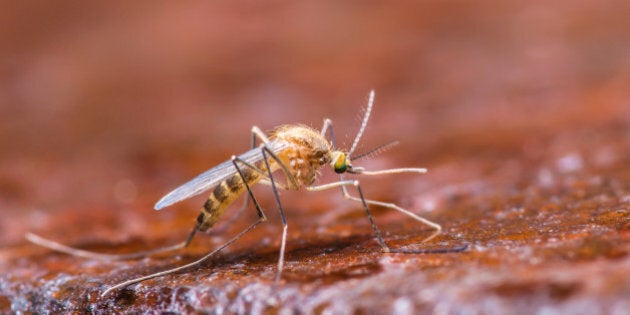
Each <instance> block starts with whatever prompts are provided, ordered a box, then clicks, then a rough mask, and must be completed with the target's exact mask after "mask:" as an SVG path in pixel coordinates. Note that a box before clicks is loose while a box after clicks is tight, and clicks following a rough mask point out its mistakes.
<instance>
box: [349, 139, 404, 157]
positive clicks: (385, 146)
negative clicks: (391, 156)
mask: <svg viewBox="0 0 630 315" xmlns="http://www.w3.org/2000/svg"><path fill="white" fill-rule="evenodd" d="M399 143H400V142H398V140H393V141H390V142H388V143H385V144H381V145H379V146H378V147H376V148H373V149H372V150H370V151H367V152H363V153H361V154H358V155H356V156H354V157H353V158H352V160H353V161H356V160H358V159H360V158H364V157H373V156H375V155H377V154H381V153H383V152H385V151H387V150H389V149H391V148H392V147H393V146H395V145H398V144H399Z"/></svg>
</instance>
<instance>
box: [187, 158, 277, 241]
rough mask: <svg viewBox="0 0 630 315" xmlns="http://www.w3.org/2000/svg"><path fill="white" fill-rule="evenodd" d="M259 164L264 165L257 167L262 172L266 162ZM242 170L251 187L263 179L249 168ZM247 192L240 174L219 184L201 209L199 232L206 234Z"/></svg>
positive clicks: (235, 174)
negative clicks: (235, 201)
mask: <svg viewBox="0 0 630 315" xmlns="http://www.w3.org/2000/svg"><path fill="white" fill-rule="evenodd" d="M259 164H262V165H256V166H257V167H258V168H260V169H261V170H264V169H265V167H264V162H262V163H259ZM261 166H262V167H261ZM272 168H273V166H272ZM240 169H241V172H242V173H243V177H245V180H246V181H247V184H248V185H249V186H250V187H251V186H253V185H254V184H256V183H257V182H258V181H260V180H261V179H262V178H263V176H262V175H261V174H260V173H258V172H256V171H254V170H252V169H251V168H249V167H247V166H241V167H240ZM246 191H247V187H246V186H245V183H243V178H241V175H239V173H238V172H236V173H234V175H232V176H231V177H230V178H228V179H226V180H224V181H222V182H221V183H219V185H217V186H216V187H215V188H214V191H212V194H210V197H208V200H207V201H206V203H205V204H204V205H203V207H202V208H201V213H200V214H199V216H198V217H197V230H199V231H202V232H204V231H206V230H208V229H209V228H211V227H212V226H213V225H214V224H215V223H217V221H218V220H219V217H221V215H222V214H223V213H224V212H225V210H226V209H227V208H228V207H229V206H230V205H231V204H232V203H233V202H234V200H236V199H237V198H238V197H239V196H240V195H241V194H243V193H245V192H246Z"/></svg>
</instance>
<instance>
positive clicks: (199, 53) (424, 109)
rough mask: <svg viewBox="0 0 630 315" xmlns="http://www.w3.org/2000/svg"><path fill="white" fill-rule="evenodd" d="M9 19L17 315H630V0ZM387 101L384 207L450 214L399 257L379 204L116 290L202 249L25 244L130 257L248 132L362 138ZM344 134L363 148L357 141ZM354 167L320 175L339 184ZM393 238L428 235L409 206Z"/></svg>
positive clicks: (139, 7)
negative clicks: (366, 114)
mask: <svg viewBox="0 0 630 315" xmlns="http://www.w3.org/2000/svg"><path fill="white" fill-rule="evenodd" d="M72 3H73V2H68V3H64V2H56V3H55V5H54V6H51V7H42V6H39V5H37V4H35V3H29V2H20V4H15V3H14V4H12V5H11V4H2V5H1V6H2V7H1V8H0V12H1V13H0V21H2V22H1V23H2V24H3V26H2V27H0V40H1V41H0V45H1V46H0V49H1V50H0V148H1V150H0V211H1V213H2V220H0V246H2V247H1V248H0V270H1V275H0V312H3V313H4V312H10V311H14V312H24V311H31V312H38V313H41V312H46V311H51V312H61V311H64V312H70V311H73V312H97V313H99V312H103V313H107V312H111V311H118V312H144V311H149V310H153V311H176V312H210V313H212V312H220V311H225V312H253V313H257V312H277V311H281V310H301V311H307V312H323V311H331V312H339V313H350V312H364V313H368V312H369V313H391V312H396V313H400V314H405V313H407V314H410V313H414V312H435V313H440V314H444V313H456V312H462V311H464V312H470V313H475V312H481V313H523V314H529V313H534V312H537V311H538V312H546V313H547V314H560V313H588V314H597V313H615V314H625V313H628V312H630V302H628V299H627V297H628V296H630V282H629V281H628V280H627V279H629V278H630V256H629V255H628V251H629V250H630V247H629V245H628V244H629V242H628V241H629V239H630V208H629V204H630V170H629V169H628V165H629V162H630V118H629V117H630V89H629V88H628V87H629V86H630V57H629V56H630V42H629V41H628V38H630V34H629V33H630V23H629V21H630V20H628V18H627V16H628V12H629V10H630V7H629V6H628V4H627V2H626V1H582V2H567V3H566V4H547V3H546V2H545V1H534V2H526V3H520V4H517V3H511V4H506V3H505V2H500V1H481V2H474V4H473V3H472V2H457V1H456V2H448V3H443V2H441V1H434V2H423V4H413V3H412V2H409V3H406V4H398V5H391V4H389V3H377V2H370V3H359V2H357V3H352V4H350V3H347V4H336V2H329V3H319V4H288V3H281V2H277V3H268V4H267V5H264V6H263V5H257V4H256V3H255V2H249V3H241V4H238V5H235V4H230V5H227V4H226V5H203V4H199V3H189V4H175V3H171V2H165V3H161V4H158V3H154V2H149V3H146V4H142V3H139V2H138V3H135V4H133V5H129V4H128V3H127V2H119V3H115V2H108V4H107V5H101V6H97V5H94V4H92V5H82V6H76V5H75V4H72ZM370 88H375V89H376V91H377V98H376V105H375V109H374V113H373V120H372V121H371V125H370V126H369V128H368V132H367V133H366V135H365V138H364V142H363V144H364V145H363V146H362V148H364V149H365V148H369V147H371V146H374V145H378V144H381V143H383V142H386V141H388V140H390V139H392V138H397V139H399V140H401V143H402V144H401V145H400V146H398V147H396V148H395V149H393V150H391V151H389V152H387V153H385V154H382V155H380V156H378V157H377V158H374V159H371V160H368V161H364V163H362V164H364V165H366V166H367V167H370V168H375V169H378V168H384V167H392V166H424V167H428V168H429V170H430V172H429V173H428V174H427V175H424V176H412V175H402V176H384V177H382V178H379V179H365V180H363V184H364V189H365V193H366V195H368V196H370V197H371V198H374V199H379V200H386V201H394V202H397V203H399V204H400V205H402V206H404V207H407V208H409V209H413V210H414V211H415V212H417V213H421V214H422V215H424V216H426V217H427V218H430V219H431V220H434V221H436V222H439V223H441V224H442V225H443V226H444V228H445V231H444V233H443V234H442V235H441V236H440V237H439V238H438V239H436V240H435V241H433V242H432V243H431V244H430V245H431V246H454V245H459V244H462V243H469V244H470V245H471V247H470V249H469V250H468V251H466V252H465V253H459V254H440V255H438V254H436V255H399V254H382V253H379V252H378V246H377V244H376V242H375V241H374V240H373V237H372V234H371V230H370V227H369V224H368V222H367V220H366V219H365V217H364V215H363V213H362V211H361V209H360V207H358V206H357V205H356V204H354V203H350V202H346V201H344V200H343V198H341V196H340V194H338V193H336V192H322V193H312V194H309V193H305V192H302V191H300V192H286V193H283V196H282V197H283V200H284V203H285V207H286V212H287V215H288V220H289V244H288V253H287V262H286V269H285V274H284V277H283V283H282V285H281V286H280V287H278V288H276V289H275V290H274V288H273V276H274V272H275V267H276V258H277V253H278V243H279V233H280V231H281V227H280V224H279V220H278V219H279V218H278V216H277V213H276V211H275V208H274V206H273V199H272V198H271V194H270V191H269V189H268V188H266V187H261V188H258V189H257V192H258V193H259V195H260V196H261V199H262V202H263V204H264V205H265V208H266V209H267V213H268V215H269V217H270V221H271V222H270V223H266V224H264V225H261V226H260V227H259V228H257V229H256V230H255V231H254V232H253V233H252V234H251V235H248V236H247V237H245V238H243V239H242V240H241V241H239V242H238V243H237V244H235V246H234V247H232V248H229V249H228V250H226V251H225V252H223V254H222V255H219V256H218V257H216V258H215V259H213V260H212V261H211V262H208V263H206V264H204V265H203V266H200V267H199V268H193V269H191V270H187V271H185V272H180V273H177V274H174V275H170V276H166V277H163V278H158V279H153V280H150V281H146V282H144V283H142V284H139V285H135V286H132V287H130V288H128V289H126V290H122V291H117V292H115V293H114V294H112V295H110V296H107V297H106V298H103V299H100V298H99V293H100V292H102V291H103V290H104V289H105V288H106V287H107V286H108V285H111V284H113V283H116V282H119V281H122V280H125V279H128V278H131V277H134V276H137V275H144V274H146V273H148V272H152V271H157V270H162V269H164V268H168V267H171V266H175V265H178V264H182V263H184V262H186V261H190V260H192V259H194V258H196V257H199V256H201V255H203V254H204V253H206V252H207V251H208V250H210V249H211V248H213V247H215V246H218V245H219V244H221V242H222V241H225V240H226V239H227V237H228V236H229V235H233V234H234V233H236V232H237V231H238V229H239V228H242V227H244V226H245V225H246V224H247V222H252V221H253V220H254V219H255V214H254V212H253V211H250V213H249V214H248V215H245V216H243V217H242V218H241V220H240V221H239V223H237V224H236V225H235V226H233V227H231V228H230V229H229V230H228V231H227V232H226V233H223V234H220V235H209V236H206V235H201V236H198V238H196V239H195V240H194V241H193V244H192V246H191V248H190V249H188V250H184V251H180V252H178V253H175V254H173V255H159V256H156V257H152V258H147V259H140V260H132V261H125V262H102V261H94V260H88V259H82V258H76V257H70V256H67V255H63V254H57V253H53V252H51V251H49V250H46V249H42V248H38V247H36V246H34V245H32V244H29V243H27V242H26V241H25V240H24V239H23V235H24V233H25V232H27V231H34V232H37V233H39V234H42V235H45V236H48V237H51V238H53V239H56V240H59V241H61V242H64V243H67V244H71V245H73V246H78V247H81V248H85V249H89V250H94V251H101V252H111V253H121V252H133V251H137V250H142V249H148V248H155V247H159V246H161V245H167V244H173V243H176V242H179V241H181V240H183V238H184V237H185V235H186V234H187V233H188V231H189V228H190V227H191V224H192V222H193V221H194V219H195V217H196V215H197V209H198V208H199V207H200V206H201V204H202V203H203V198H204V197H200V198H195V199H193V200H190V201H186V202H183V203H181V204H178V205H176V206H174V207H172V208H169V209H165V210H163V211H160V212H155V211H153V210H152V205H153V203H154V202H155V200H157V199H158V198H159V197H160V196H161V195H162V194H164V193H166V192H168V191H169V189H171V188H174V187H175V186H177V185H179V184H181V183H183V182H184V181H185V180H187V179H188V178H190V177H192V176H194V175H195V174H197V173H199V172H201V171H203V170H205V169H207V168H209V167H211V166H213V165H216V164H217V163H219V162H221V161H223V160H225V159H227V158H228V157H229V156H230V155H231V154H234V153H239V152H241V151H243V150H244V149H245V148H246V147H247V146H248V142H249V135H248V133H249V129H250V127H251V126H252V125H254V124H256V125H259V126H260V127H261V128H263V129H269V128H272V127H273V126H275V125H278V124H282V123H293V122H301V123H306V124H310V125H313V126H316V127H318V128H319V126H320V125H321V120H322V119H323V118H324V117H330V118H332V119H333V120H334V122H335V127H336V129H335V130H336V133H337V135H338V140H339V142H341V143H345V144H346V145H349V144H350V142H351V138H352V137H353V136H354V133H355V132H356V128H357V125H358V121H357V119H355V116H356V115H357V113H358V111H359V109H360V107H361V106H363V104H364V100H365V95H366V94H367V91H368V90H369V89H370ZM346 135H347V137H346ZM333 178H334V177H330V176H324V178H323V179H322V180H323V181H324V180H330V179H333ZM375 211H376V212H377V213H378V215H377V217H376V220H377V222H378V223H379V224H380V226H381V227H382V229H383V230H384V231H386V234H387V239H388V240H389V241H390V244H392V245H396V246H420V245H418V244H417V243H418V242H419V241H420V240H422V239H423V237H425V236H426V235H428V234H429V233H430V231H429V230H428V229H426V228H425V227H423V226H419V225H418V224H415V223H414V222H411V221H410V220H408V219H406V218H405V217H404V216H401V215H399V214H396V213H392V211H380V210H379V209H375Z"/></svg>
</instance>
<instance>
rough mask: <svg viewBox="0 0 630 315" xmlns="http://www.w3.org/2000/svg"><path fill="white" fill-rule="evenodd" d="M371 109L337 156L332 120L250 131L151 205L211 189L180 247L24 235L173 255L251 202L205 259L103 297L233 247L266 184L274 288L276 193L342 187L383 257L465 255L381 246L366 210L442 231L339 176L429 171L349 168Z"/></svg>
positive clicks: (35, 239)
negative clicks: (326, 174) (235, 229)
mask: <svg viewBox="0 0 630 315" xmlns="http://www.w3.org/2000/svg"><path fill="white" fill-rule="evenodd" d="M373 104H374V91H370V94H369V98H368V104H367V107H366V109H365V114H364V116H363V120H362V122H361V126H360V128H359V131H358V132H357V135H356V137H355V138H354V141H353V143H352V146H351V147H350V150H348V151H341V150H338V149H337V148H336V146H335V141H334V133H333V125H332V121H331V120H330V119H324V125H323V127H322V129H321V130H319V131H318V130H315V129H313V128H310V127H307V126H304V125H283V126H280V127H278V128H276V129H275V130H274V131H273V132H271V133H270V134H269V136H267V135H266V134H265V133H264V132H262V131H261V129H260V128H258V127H256V126H254V127H252V130H251V132H252V145H251V149H250V150H249V151H247V152H245V153H243V154H241V155H238V156H232V157H231V159H230V160H229V161H226V162H223V163H221V164H219V165H217V166H216V167H214V168H212V169H210V170H208V171H206V172H204V173H202V174H201V175H199V176H197V177H195V178H194V179H192V180H191V181H189V182H187V183H185V184H183V185H182V186H180V187H178V188H176V189H175V190H173V191H171V192H170V193H168V194H166V195H165V196H164V197H162V198H161V199H160V200H159V201H158V202H157V203H156V204H155V209H156V210H160V209H162V208H165V207H168V206H170V205H172V204H174V203H177V202H180V201H182V200H184V199H188V198H191V197H193V196H195V195H198V194H200V193H203V192H205V191H208V190H210V189H212V188H214V190H213V191H212V193H211V194H210V196H209V197H208V200H206V202H205V204H204V206H203V207H202V208H201V213H200V214H199V216H198V217H197V222H196V224H195V226H194V228H193V229H192V231H191V232H190V234H189V235H188V237H187V238H186V240H185V241H183V242H181V243H179V244H175V245H172V246H168V247H163V248H158V249H155V250H151V251H145V252H139V253H132V254H122V255H111V254H101V253H94V252H90V251H85V250H81V249H77V248H73V247H69V246H66V245H63V244H60V243H57V242H54V241H51V240H48V239H45V238H43V237H41V236H38V235H36V234H32V233H27V235H26V238H27V239H28V240H29V241H31V242H33V243H35V244H38V245H41V246H44V247H47V248H50V249H53V250H56V251H59V252H64V253H67V254H71V255H75V256H80V257H86V258H93V259H104V260H116V259H133V258H139V257H144V256H147V255H151V254H156V253H162V252H167V251H173V250H177V249H181V248H184V247H186V246H188V244H189V243H190V241H191V240H192V239H193V236H194V235H195V233H196V232H197V231H200V232H206V231H208V230H209V229H210V228H211V227H212V226H213V225H214V224H215V223H216V222H217V221H218V220H219V218H220V217H221V215H222V214H223V213H224V212H225V210H226V209H227V208H228V207H229V206H230V205H231V204H232V203H233V202H234V201H235V200H236V199H237V198H238V197H239V196H240V195H242V194H244V193H247V195H246V197H245V204H244V206H243V207H242V208H241V211H239V213H240V212H242V210H244V209H246V208H247V207H248V205H249V202H250V200H251V201H252V202H253V203H254V206H255V208H256V211H257V214H258V220H257V221H256V222H254V223H252V224H251V225H249V226H248V227H247V228H245V229H244V230H243V231H241V232H240V233H238V234H237V235H235V236H233V237H232V238H231V239H229V240H228V241H227V242H226V243H224V244H223V245H221V246H219V247H218V248H216V249H215V250H213V251H212V252H210V253H209V254H207V255H206V256H204V257H201V258H200V259H198V260H196V261H193V262H191V263H188V264H185V265H182V266H179V267H175V268H172V269H168V270H165V271H162V272H157V273H153V274H150V275H147V276H144V277H139V278H135V279H131V280H127V281H124V282H121V283H118V284H116V285H113V286H111V287H109V288H108V289H106V290H105V291H104V292H103V293H102V294H101V296H105V295H107V294H108V293H110V292H112V291H113V290H115V289H119V288H124V287H127V286H129V285H132V284H135V283H138V282H142V281H145V280H148V279H151V278H155V277H160V276H164V275H168V274H171V273H174V272H178V271H180V270H183V269H186V268H189V267H193V266H196V265H199V264H201V263H202V262H204V261H206V260H207V259H209V258H210V257H212V256H214V255H215V254H216V253H217V252H219V251H221V250H222V249H223V248H225V247H227V246H229V245H230V244H232V243H234V242H235V241H236V240H238V239H239V238H241V237H242V236H243V235H244V234H246V233H247V232H249V231H250V230H252V229H253V228H254V227H256V226H257V225H258V224H260V223H262V222H264V221H266V220H267V218H266V216H265V213H264V212H263V210H262V208H261V207H260V204H259V203H258V200H257V199H256V196H255V195H254V193H253V192H252V189H251V186H253V185H254V184H257V183H265V184H268V185H270V186H271V188H272V191H273V193H274V197H275V201H276V204H277V206H278V211H279V213H280V219H281V221H282V226H283V229H282V240H281V243H280V253H279V257H278V270H277V272H276V276H275V281H276V283H277V282H279V281H280V279H281V276H282V270H283V268H284V255H285V249H286V241H287V227H288V225H287V220H286V217H285V214H284V208H283V207H282V203H281V201H280V197H279V194H278V189H284V190H298V189H300V187H305V189H306V190H307V191H322V190H327V189H333V188H341V192H342V193H343V196H344V197H345V198H346V199H349V200H353V201H356V202H359V203H360V204H361V206H362V207H363V209H364V210H365V212H366V214H367V218H368V220H369V221H370V224H371V226H372V229H373V230H374V234H375V236H376V240H377V241H378V243H379V245H380V247H381V249H382V251H383V252H386V253H406V254H430V253H451V252H461V251H463V250H465V249H466V248H467V245H463V246H458V247H448V248H431V249H399V248H391V247H390V246H389V245H387V243H386V242H385V239H384V238H383V235H382V234H381V231H380V230H379V228H378V227H377V226H376V223H375V222H374V219H373V217H372V213H371V211H370V208H369V206H370V205H373V206H380V207H385V208H390V209H394V210H396V211H399V212H401V213H403V214H405V215H407V216H409V217H411V218H413V219H414V220H416V221H419V222H421V223H423V224H425V225H428V226H430V227H431V228H433V229H434V230H435V231H434V232H433V233H432V234H431V235H429V236H428V237H426V238H425V239H424V240H423V241H422V242H423V243H424V242H427V241H429V240H431V239H433V238H435V237H436V236H437V235H439V234H440V232H441V230H442V227H441V226H440V225H439V224H437V223H435V222H432V221H429V220H427V219H425V218H423V217H421V216H419V215H417V214H415V213H413V212H411V211H409V210H407V209H404V208H401V207H399V206H398V205H396V204H394V203H388V202H382V201H376V200H370V199H366V198H365V197H364V195H363V190H362V189H361V185H360V183H359V181H358V180H348V179H345V178H344V176H343V174H345V173H348V174H357V175H370V176H373V175H385V174H397V173H426V172H427V169H425V168H415V167H414V168H412V167H408V168H392V169H384V170H377V171H368V170H366V169H364V168H363V167H358V166H353V165H352V163H351V158H352V157H353V153H354V151H355V149H356V148H357V146H358V144H359V141H360V139H361V136H362V135H363V133H364V131H365V128H366V127H367V123H368V120H369V118H370V114H371V112H372V106H373ZM327 137H328V138H327ZM257 140H260V141H261V142H262V143H261V144H260V145H258V146H257V145H256V141H257ZM396 143H397V142H390V143H387V144H385V145H382V146H380V147H377V148H375V149H374V150H371V151H369V152H367V153H365V154H361V155H357V157H355V159H356V158H359V157H362V156H365V155H368V156H369V155H371V154H375V153H378V152H380V151H383V150H386V149H388V148H389V147H391V146H393V145H395V144H396ZM324 165H330V167H331V168H332V169H333V171H334V172H335V173H337V174H338V176H339V180H337V181H335V182H331V183H327V184H321V185H314V182H315V180H316V178H317V175H318V172H319V169H320V168H321V167H323V166H324ZM279 175H280V176H284V179H285V181H278V180H277V178H278V176H279ZM349 188H354V189H355V190H356V196H355V195H351V194H350V191H349ZM237 216H238V214H237Z"/></svg>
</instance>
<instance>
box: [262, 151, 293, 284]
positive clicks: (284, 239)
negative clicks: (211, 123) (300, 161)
mask: <svg viewBox="0 0 630 315" xmlns="http://www.w3.org/2000/svg"><path fill="white" fill-rule="evenodd" d="M266 152H269V153H270V154H273V152H271V151H270V150H269V149H267V147H263V149H262V154H263V161H265V166H266V167H267V172H268V176H269V181H270V182H271V188H272V189H273V194H274V196H275V197H276V203H277V204H278V211H279V212H280V219H281V220H282V241H281V242H280V254H279V256H280V257H278V272H277V273H276V278H275V283H276V284H277V283H278V282H280V278H281V277H282V270H283V268H284V252H285V249H286V245H287V229H288V225H287V218H286V216H285V215H284V209H282V203H281V202H280V196H279V195H278V189H277V188H276V182H275V181H274V180H273V175H272V174H271V173H272V172H271V168H270V167H269V161H268V160H267V153H266ZM275 159H276V160H277V161H278V163H281V162H280V161H279V159H278V158H277V157H275ZM281 164H282V163H281Z"/></svg>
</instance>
